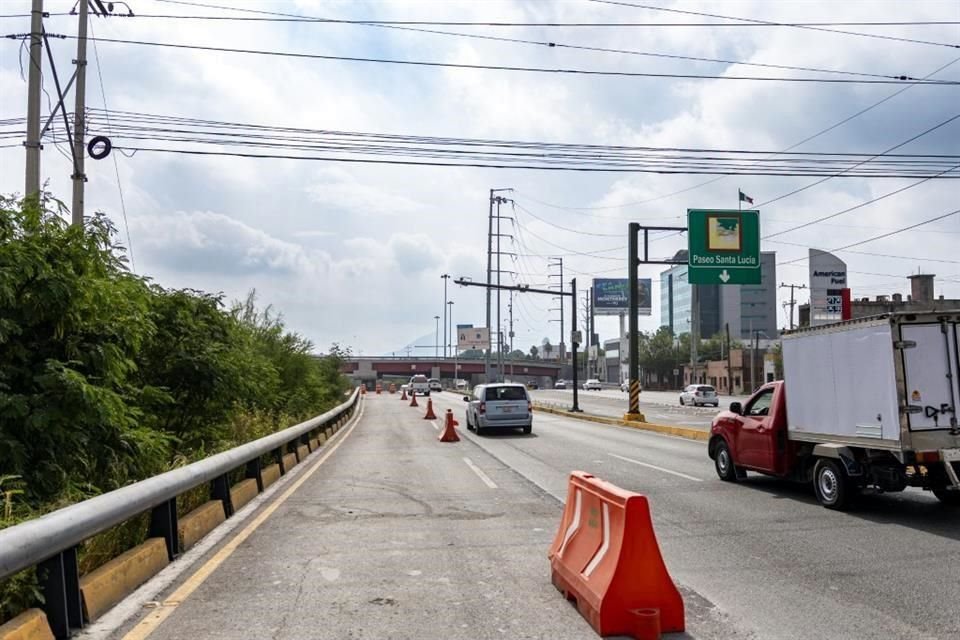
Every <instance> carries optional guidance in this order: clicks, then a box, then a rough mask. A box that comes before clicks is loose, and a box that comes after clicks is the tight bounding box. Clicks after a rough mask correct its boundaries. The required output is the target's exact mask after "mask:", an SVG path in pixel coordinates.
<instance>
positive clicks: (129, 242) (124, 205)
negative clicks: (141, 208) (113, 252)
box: [81, 0, 137, 273]
mask: <svg viewBox="0 0 960 640" xmlns="http://www.w3.org/2000/svg"><path fill="white" fill-rule="evenodd" d="M81 1H82V0H81ZM89 27H90V33H91V34H93V24H89ZM93 56H94V58H95V59H96V61H97V78H99V80H100V96H101V97H102V98H103V111H104V113H105V114H107V130H108V131H110V133H111V135H112V133H113V132H112V131H111V127H110V116H109V113H110V109H109V107H108V106H107V90H106V88H105V87H104V85H103V66H102V65H101V64H100V50H99V49H97V42H96V40H94V42H93ZM113 171H114V173H115V174H116V176H117V193H118V194H119V196H120V211H121V212H122V214H123V228H124V231H126V233H127V253H129V254H130V269H131V270H132V271H133V272H134V273H136V272H137V263H136V260H134V257H133V240H132V239H131V238H130V223H129V222H127V203H126V202H125V200H124V197H123V184H122V183H121V181H120V165H119V164H118V163H117V156H113Z"/></svg>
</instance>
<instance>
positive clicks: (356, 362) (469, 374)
mask: <svg viewBox="0 0 960 640" xmlns="http://www.w3.org/2000/svg"><path fill="white" fill-rule="evenodd" d="M455 365H456V375H454V366H455ZM490 365H491V370H492V372H493V375H496V371H497V365H496V362H494V361H493V360H492V359H491V362H490ZM340 370H341V371H342V372H343V373H344V374H346V375H348V376H350V377H351V378H353V379H355V380H365V381H370V380H380V379H382V378H384V377H387V378H406V377H410V376H412V375H416V374H423V375H425V376H427V377H429V378H440V379H447V380H453V379H454V378H463V379H465V380H468V381H470V382H474V383H477V382H482V377H483V374H484V361H483V360H482V359H480V360H472V359H471V360H465V359H462V358H461V359H457V360H456V361H455V360H454V359H453V358H425V357H410V356H364V357H356V356H355V357H351V358H347V359H346V360H344V363H343V366H342V367H341V369H340ZM559 375H560V364H559V363H551V362H544V361H540V360H505V361H504V363H503V377H504V378H509V379H511V380H516V381H520V382H538V383H546V381H545V380H543V378H549V379H551V380H555V379H556V378H557V377H558V376H559Z"/></svg>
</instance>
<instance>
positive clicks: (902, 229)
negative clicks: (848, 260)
mask: <svg viewBox="0 0 960 640" xmlns="http://www.w3.org/2000/svg"><path fill="white" fill-rule="evenodd" d="M958 213H960V209H955V210H954V211H950V212H948V213H944V214H941V215H939V216H935V217H933V218H928V219H927V220H924V221H923V222H917V223H916V224H912V225H909V226H906V227H900V228H899V229H894V230H893V231H888V232H886V233H881V234H880V235H876V236H873V237H871V238H867V239H866V240H859V241H857V242H851V243H850V244H845V245H843V246H842V247H836V248H834V249H830V252H831V253H832V252H835V251H844V250H846V249H850V248H852V247H859V246H860V245H864V244H867V243H868V242H874V241H876V240H882V239H884V238H889V237H891V236H895V235H897V234H900V233H903V232H905V231H910V230H911V229H916V228H917V227H922V226H923V225H926V224H930V223H932V222H936V221H938V220H943V219H944V218H949V217H950V216H955V215H957V214H958ZM807 259H808V258H807V257H806V256H804V257H802V258H796V259H794V260H787V261H786V262H778V263H777V266H781V265H789V264H794V263H797V262H801V261H803V260H807Z"/></svg>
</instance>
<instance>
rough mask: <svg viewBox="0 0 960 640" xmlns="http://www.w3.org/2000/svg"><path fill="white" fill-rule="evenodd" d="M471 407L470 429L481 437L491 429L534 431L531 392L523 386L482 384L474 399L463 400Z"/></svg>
mask: <svg viewBox="0 0 960 640" xmlns="http://www.w3.org/2000/svg"><path fill="white" fill-rule="evenodd" d="M463 400H464V402H466V403H467V429H471V430H476V432H477V435H480V433H481V431H482V430H483V429H489V428H499V427H504V428H522V429H523V432H524V433H530V432H531V431H532V430H533V406H532V404H531V403H530V396H529V395H528V394H527V388H526V387H524V386H523V385H522V384H481V385H478V386H477V387H475V388H474V390H473V396H463Z"/></svg>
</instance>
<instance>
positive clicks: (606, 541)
mask: <svg viewBox="0 0 960 640" xmlns="http://www.w3.org/2000/svg"><path fill="white" fill-rule="evenodd" d="M609 549H610V505H609V504H607V503H606V502H604V503H603V544H602V545H601V546H600V550H599V551H597V555H595V556H593V560H591V561H590V564H588V565H587V568H586V569H584V570H583V575H585V576H586V577H588V578H589V577H590V574H591V573H593V570H594V569H596V568H597V565H598V564H600V561H601V560H603V556H605V555H607V551H608V550H609Z"/></svg>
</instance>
